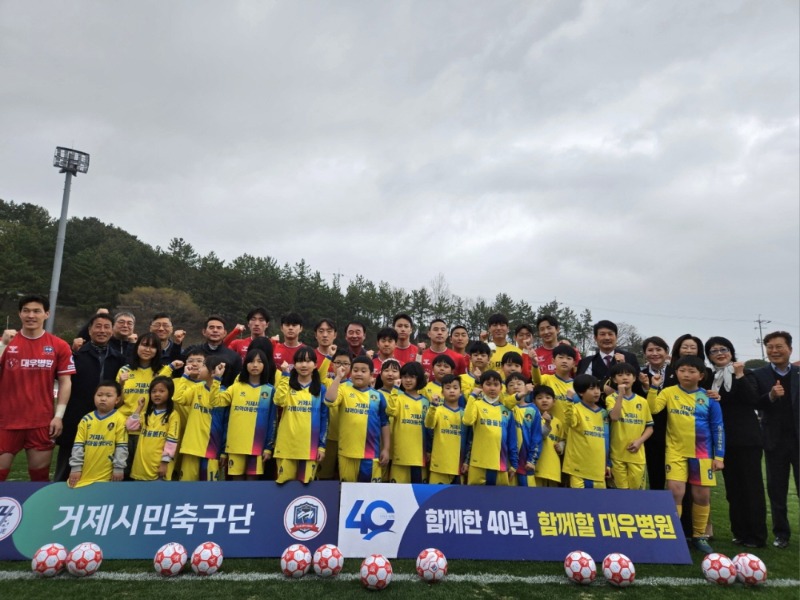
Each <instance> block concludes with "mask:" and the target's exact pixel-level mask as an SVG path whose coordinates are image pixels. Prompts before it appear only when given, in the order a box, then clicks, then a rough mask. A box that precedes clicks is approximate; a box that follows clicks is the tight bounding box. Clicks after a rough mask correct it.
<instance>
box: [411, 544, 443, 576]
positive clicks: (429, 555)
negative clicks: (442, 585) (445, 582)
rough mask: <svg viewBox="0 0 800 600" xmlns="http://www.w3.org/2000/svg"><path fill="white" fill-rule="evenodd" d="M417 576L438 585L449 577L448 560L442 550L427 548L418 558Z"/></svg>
mask: <svg viewBox="0 0 800 600" xmlns="http://www.w3.org/2000/svg"><path fill="white" fill-rule="evenodd" d="M417 575H419V576H420V577H422V578H423V579H424V580H425V581H430V582H431V583H436V582H437V581H441V580H442V579H444V576H445V575H447V559H446V558H445V556H444V554H443V553H442V551H441V550H437V549H436V548H425V550H423V551H422V552H420V553H419V556H418V557H417Z"/></svg>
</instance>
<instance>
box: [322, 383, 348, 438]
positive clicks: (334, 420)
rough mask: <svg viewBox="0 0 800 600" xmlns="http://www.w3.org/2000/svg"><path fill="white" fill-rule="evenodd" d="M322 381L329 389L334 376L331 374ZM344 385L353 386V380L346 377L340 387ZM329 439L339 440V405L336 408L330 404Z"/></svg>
mask: <svg viewBox="0 0 800 600" xmlns="http://www.w3.org/2000/svg"><path fill="white" fill-rule="evenodd" d="M329 375H330V374H329ZM322 382H323V383H324V384H325V389H328V388H329V387H330V386H331V383H332V382H333V377H330V376H329V377H328V378H327V379H323V380H322ZM343 385H347V386H352V385H353V382H352V381H350V380H349V379H345V380H344V381H342V382H341V383H340V384H339V387H341V386H343ZM328 440H330V441H333V442H338V441H339V407H338V406H337V407H335V408H334V407H333V406H331V405H330V404H329V405H328Z"/></svg>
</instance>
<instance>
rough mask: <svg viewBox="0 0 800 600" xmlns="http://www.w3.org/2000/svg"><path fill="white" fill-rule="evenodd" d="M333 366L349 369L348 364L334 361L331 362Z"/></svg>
mask: <svg viewBox="0 0 800 600" xmlns="http://www.w3.org/2000/svg"><path fill="white" fill-rule="evenodd" d="M333 364H335V365H336V366H337V367H349V366H350V363H349V362H347V361H341V360H335V361H333Z"/></svg>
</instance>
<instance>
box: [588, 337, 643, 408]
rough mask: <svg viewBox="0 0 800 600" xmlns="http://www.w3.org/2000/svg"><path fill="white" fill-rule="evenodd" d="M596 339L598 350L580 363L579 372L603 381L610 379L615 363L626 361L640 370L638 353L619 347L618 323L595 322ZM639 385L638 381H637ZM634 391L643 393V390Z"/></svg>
mask: <svg viewBox="0 0 800 600" xmlns="http://www.w3.org/2000/svg"><path fill="white" fill-rule="evenodd" d="M593 332H594V341H595V343H596V344H597V352H596V353H594V354H591V355H589V356H585V357H583V358H582V359H581V361H580V362H579V363H578V374H579V375H580V374H581V373H587V374H589V375H594V376H595V377H597V378H598V379H599V380H600V381H601V382H604V381H606V380H607V379H608V377H609V375H610V371H611V367H612V366H613V365H614V363H618V362H626V363H629V364H631V365H633V366H634V367H635V368H636V370H637V371H639V361H638V360H637V359H636V355H635V354H633V353H631V352H628V351H627V350H621V349H619V348H617V325H616V323H612V322H611V321H598V322H597V323H595V324H594V328H593ZM637 385H638V382H637ZM634 391H635V392H636V393H637V394H642V391H641V390H638V391H637V390H636V388H634Z"/></svg>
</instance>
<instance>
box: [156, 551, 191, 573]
mask: <svg viewBox="0 0 800 600" xmlns="http://www.w3.org/2000/svg"><path fill="white" fill-rule="evenodd" d="M188 558H189V557H188V555H187V554H186V548H184V547H183V546H182V545H181V544H179V543H177V542H170V543H168V544H164V545H163V546H161V548H159V549H158V552H156V555H155V558H153V567H154V568H155V570H156V573H158V574H159V575H163V576H164V577H172V576H173V575H177V574H178V573H180V572H181V569H183V567H184V565H185V564H186V561H187V560H188Z"/></svg>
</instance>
